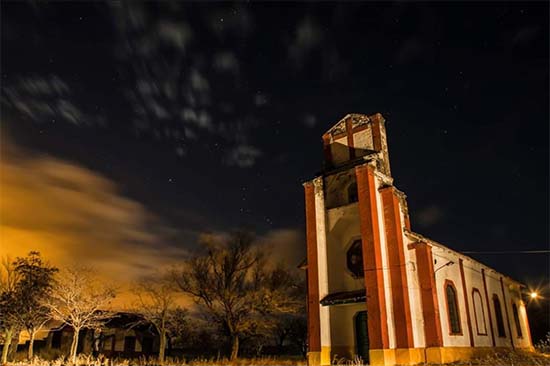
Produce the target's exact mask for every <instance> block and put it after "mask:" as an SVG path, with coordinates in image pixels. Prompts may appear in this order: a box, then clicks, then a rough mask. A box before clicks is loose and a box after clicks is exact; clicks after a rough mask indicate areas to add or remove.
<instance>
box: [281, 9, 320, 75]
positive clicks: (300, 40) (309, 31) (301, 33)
mask: <svg viewBox="0 0 550 366" xmlns="http://www.w3.org/2000/svg"><path fill="white" fill-rule="evenodd" d="M322 39H323V31H322V29H321V28H320V27H319V26H318V25H317V23H315V22H314V21H313V19H312V18H311V17H305V18H303V19H302V20H301V21H300V22H299V23H298V24H297V26H296V30H295V34H294V39H293V41H292V43H291V44H290V46H289V47H288V55H289V57H290V59H291V60H292V62H293V63H294V64H295V66H298V67H302V66H303V64H304V62H305V60H306V59H307V57H308V56H309V54H310V52H311V51H312V50H313V49H314V48H315V47H316V46H318V45H320V44H321V41H322Z"/></svg>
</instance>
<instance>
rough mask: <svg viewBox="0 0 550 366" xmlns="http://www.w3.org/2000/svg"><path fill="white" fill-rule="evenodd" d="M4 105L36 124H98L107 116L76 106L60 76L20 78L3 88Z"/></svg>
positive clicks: (72, 96)
mask: <svg viewBox="0 0 550 366" xmlns="http://www.w3.org/2000/svg"><path fill="white" fill-rule="evenodd" d="M2 104H3V105H4V106H5V107H7V108H8V109H11V110H13V111H16V112H18V113H19V114H20V115H21V116H23V117H24V118H27V119H29V120H31V121H33V122H37V123H50V122H68V123H71V124H74V125H98V124H103V123H104V117H103V116H101V115H99V114H96V113H88V112H86V111H85V110H84V108H82V106H81V105H79V103H77V101H76V98H75V95H74V94H73V91H72V90H71V88H70V87H69V85H68V84H67V83H66V82H65V81H64V80H63V79H61V77H59V76H57V75H50V76H28V77H20V78H18V79H17V80H16V81H14V82H11V83H10V82H8V83H5V85H3V86H2Z"/></svg>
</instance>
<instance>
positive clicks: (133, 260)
mask: <svg viewBox="0 0 550 366" xmlns="http://www.w3.org/2000/svg"><path fill="white" fill-rule="evenodd" d="M1 163H2V164H1V166H0V183H1V184H0V187H1V190H0V217H1V220H0V242H1V243H2V245H1V250H0V255H6V254H9V255H10V256H22V255H26V254H27V253H28V252H29V251H31V250H38V251H40V252H41V253H42V255H43V256H44V257H46V258H47V259H48V260H50V261H51V262H52V263H53V264H54V265H57V266H65V265H70V264H73V263H78V264H84V265H90V266H93V267H94V268H95V269H96V270H97V274H98V276H100V277H101V278H102V279H103V280H105V281H109V282H115V283H116V284H117V285H120V286H121V288H122V289H125V288H127V287H128V285H129V284H130V283H131V282H132V281H134V280H136V279H138V278H140V277H141V276H145V275H148V274H151V273H153V272H155V271H156V270H157V269H158V268H160V267H163V266H168V265H171V264H173V263H175V262H176V261H178V260H181V259H182V258H184V256H185V255H186V250H184V249H182V248H178V247H177V246H176V245H170V244H168V243H169V242H170V238H174V237H176V236H179V235H180V234H181V233H179V231H178V230H176V229H174V228H171V227H169V226H167V225H165V224H164V223H163V222H162V221H161V220H160V219H159V218H158V217H156V216H155V215H153V214H152V213H151V212H149V211H148V210H147V208H146V207H144V206H143V205H142V204H140V203H139V202H137V201H134V200H132V199H130V198H128V197H125V196H124V195H122V194H121V192H120V191H119V190H118V188H117V186H116V184H115V183H114V182H113V181H111V180H109V179H108V178H106V177H104V176H102V175H101V174H98V173H97V172H94V171H91V170H89V169H86V168H84V167H82V166H80V165H78V164H75V163H72V162H69V161H66V160H61V159H57V158H54V157H51V156H48V155H37V154H35V153H32V152H29V151H27V150H23V149H21V148H18V147H17V146H15V145H14V144H13V143H11V142H10V141H9V140H8V138H7V137H6V136H5V135H4V136H3V138H2V161H1ZM126 295H127V294H126ZM124 298H125V295H123V296H122V298H121V301H123V299H124Z"/></svg>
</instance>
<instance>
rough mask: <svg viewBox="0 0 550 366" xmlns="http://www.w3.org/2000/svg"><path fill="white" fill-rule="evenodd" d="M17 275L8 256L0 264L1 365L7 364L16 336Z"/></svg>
mask: <svg viewBox="0 0 550 366" xmlns="http://www.w3.org/2000/svg"><path fill="white" fill-rule="evenodd" d="M18 282H19V274H18V273H17V272H16V271H15V266H14V265H13V261H12V260H11V258H9V257H8V256H5V257H3V258H2V262H1V263H0V328H1V329H2V338H3V348H2V360H1V363H2V364H3V365H5V364H6V363H7V362H8V351H9V350H10V346H11V343H12V340H13V339H15V338H16V337H15V336H16V334H18V329H17V325H18V323H17V317H16V314H17V302H18V301H17V291H16V285H17V283H18Z"/></svg>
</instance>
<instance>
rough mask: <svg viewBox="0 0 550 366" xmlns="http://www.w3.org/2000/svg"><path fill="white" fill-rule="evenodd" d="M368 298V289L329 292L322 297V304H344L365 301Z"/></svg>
mask: <svg viewBox="0 0 550 366" xmlns="http://www.w3.org/2000/svg"><path fill="white" fill-rule="evenodd" d="M366 300H367V291H366V290H365V289H362V290H356V291H343V292H335V293H332V294H328V295H327V296H325V297H323V298H322V299H321V305H323V306H327V305H343V304H353V303H356V302H365V301H366Z"/></svg>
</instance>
